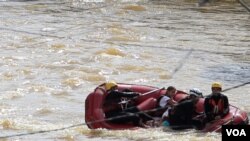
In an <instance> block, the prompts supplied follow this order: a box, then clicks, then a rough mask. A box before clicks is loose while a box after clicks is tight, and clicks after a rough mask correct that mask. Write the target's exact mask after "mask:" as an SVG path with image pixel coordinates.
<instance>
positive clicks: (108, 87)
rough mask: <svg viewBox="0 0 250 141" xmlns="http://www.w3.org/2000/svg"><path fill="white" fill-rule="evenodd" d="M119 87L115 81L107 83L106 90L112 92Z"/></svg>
mask: <svg viewBox="0 0 250 141" xmlns="http://www.w3.org/2000/svg"><path fill="white" fill-rule="evenodd" d="M117 86H118V85H117V83H116V82H115V81H108V82H106V83H105V89H106V90H107V91H109V90H112V89H114V88H116V87H117Z"/></svg>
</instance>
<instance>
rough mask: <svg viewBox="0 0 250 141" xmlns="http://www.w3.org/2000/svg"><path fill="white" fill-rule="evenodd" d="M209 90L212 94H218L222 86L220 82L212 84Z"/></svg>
mask: <svg viewBox="0 0 250 141" xmlns="http://www.w3.org/2000/svg"><path fill="white" fill-rule="evenodd" d="M211 89H212V93H213V94H219V93H220V92H221V90H222V85H221V83H220V82H213V83H212V86H211Z"/></svg>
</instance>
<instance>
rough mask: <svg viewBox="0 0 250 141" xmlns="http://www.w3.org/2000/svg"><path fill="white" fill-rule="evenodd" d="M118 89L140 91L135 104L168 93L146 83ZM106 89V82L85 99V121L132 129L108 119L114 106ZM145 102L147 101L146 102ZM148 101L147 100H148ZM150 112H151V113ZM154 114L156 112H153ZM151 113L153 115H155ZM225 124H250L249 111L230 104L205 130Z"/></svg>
mask: <svg viewBox="0 0 250 141" xmlns="http://www.w3.org/2000/svg"><path fill="white" fill-rule="evenodd" d="M118 90H119V91H123V90H131V91H134V92H139V93H141V95H140V96H139V97H138V98H137V99H136V100H135V104H136V105H138V104H140V103H142V102H144V101H146V100H149V99H152V98H155V99H158V98H159V97H160V96H161V95H163V94H165V93H166V90H165V89H163V88H157V87H151V86H144V85H131V84H122V83H119V84H118ZM106 95H107V94H106V90H105V87H104V84H102V85H100V86H98V87H97V88H96V89H95V90H94V91H93V92H92V93H90V94H89V95H88V96H87V98H86V101H85V122H86V124H87V126H88V127H89V128H90V129H96V128H106V129H131V128H136V126H135V125H133V124H128V123H126V124H125V123H124V124H114V123H111V122H109V121H107V120H105V119H106V117H105V112H107V111H108V110H109V109H110V108H113V107H112V105H107V104H104V103H105V97H106ZM186 96H187V94H186V93H185V92H182V91H177V93H176V95H175V96H174V99H175V100H176V101H180V100H182V99H184V98H185V97H186ZM144 103H145V102H144ZM146 103H147V102H146ZM203 103H204V98H200V100H199V102H198V103H197V105H196V107H197V109H196V110H197V112H198V113H201V112H203V110H204V109H203ZM147 104H148V105H147V106H148V108H149V109H155V108H156V107H157V105H156V104H153V103H152V102H148V103H147ZM149 114H150V113H149ZM153 115H154V114H153ZM153 115H151V116H153ZM225 124H235V125H237V124H248V116H247V113H246V112H244V111H241V110H240V109H239V108H237V107H235V106H232V105H231V106H230V112H229V114H228V115H226V116H225V117H224V118H223V119H220V120H216V121H213V122H211V123H209V124H207V126H206V127H205V128H204V129H203V131H204V132H211V131H216V132H220V131H221V126H222V125H225Z"/></svg>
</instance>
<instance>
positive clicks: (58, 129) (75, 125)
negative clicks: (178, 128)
mask: <svg viewBox="0 0 250 141" xmlns="http://www.w3.org/2000/svg"><path fill="white" fill-rule="evenodd" d="M165 108H167V107H163V108H162V107H160V108H154V109H151V110H145V111H140V112H136V113H129V114H127V115H122V116H116V117H111V118H106V119H101V120H96V121H92V122H87V123H78V124H73V125H70V126H66V127H61V128H56V129H51V130H40V131H34V132H29V133H20V134H12V135H6V136H0V139H6V138H13V137H21V136H29V135H35V134H43V133H50V132H56V131H62V130H66V129H70V128H75V127H80V126H83V125H87V124H93V123H98V122H104V121H111V120H114V119H119V118H124V117H128V116H131V115H137V114H143V113H148V112H155V111H158V110H162V109H165Z"/></svg>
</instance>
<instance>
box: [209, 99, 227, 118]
mask: <svg viewBox="0 0 250 141" xmlns="http://www.w3.org/2000/svg"><path fill="white" fill-rule="evenodd" d="M209 104H210V105H212V106H213V109H212V112H213V113H214V114H216V115H217V114H221V113H223V111H224V101H223V99H219V101H218V102H217V103H216V102H215V100H214V99H212V98H211V99H210V100H209Z"/></svg>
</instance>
